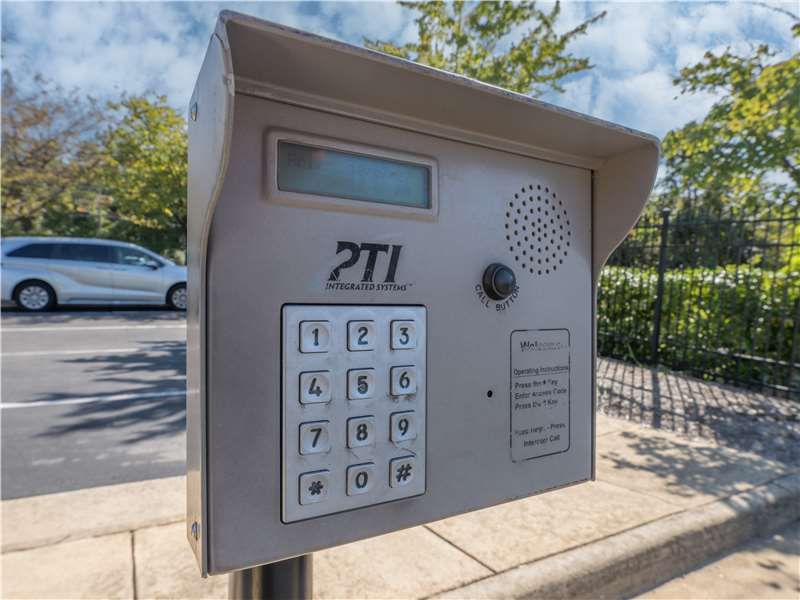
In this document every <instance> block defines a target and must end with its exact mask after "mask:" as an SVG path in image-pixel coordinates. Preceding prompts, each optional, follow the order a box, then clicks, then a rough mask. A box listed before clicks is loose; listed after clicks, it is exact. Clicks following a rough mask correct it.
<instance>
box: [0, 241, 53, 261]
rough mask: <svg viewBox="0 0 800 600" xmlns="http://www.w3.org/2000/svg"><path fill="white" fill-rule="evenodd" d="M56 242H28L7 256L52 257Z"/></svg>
mask: <svg viewBox="0 0 800 600" xmlns="http://www.w3.org/2000/svg"><path fill="white" fill-rule="evenodd" d="M54 248H55V244H27V245H25V246H21V247H20V248H17V249H16V250H12V251H11V252H9V253H8V255H7V256H14V257H19V258H52V256H53V249H54Z"/></svg>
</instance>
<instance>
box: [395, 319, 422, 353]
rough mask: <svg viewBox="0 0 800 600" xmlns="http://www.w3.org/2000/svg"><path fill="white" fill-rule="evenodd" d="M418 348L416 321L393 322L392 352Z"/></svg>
mask: <svg viewBox="0 0 800 600" xmlns="http://www.w3.org/2000/svg"><path fill="white" fill-rule="evenodd" d="M416 347H417V325H416V323H415V322H414V321H392V350H407V349H408V350H410V349H413V348H416Z"/></svg>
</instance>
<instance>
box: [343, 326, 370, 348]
mask: <svg viewBox="0 0 800 600" xmlns="http://www.w3.org/2000/svg"><path fill="white" fill-rule="evenodd" d="M347 349H348V350H350V351H351V352H359V351H362V350H374V349H375V323H374V322H373V321H350V322H349V323H348V324H347Z"/></svg>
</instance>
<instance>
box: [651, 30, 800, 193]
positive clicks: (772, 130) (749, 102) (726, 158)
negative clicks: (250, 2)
mask: <svg viewBox="0 0 800 600" xmlns="http://www.w3.org/2000/svg"><path fill="white" fill-rule="evenodd" d="M792 31H793V36H794V39H795V48H797V44H798V42H800V23H798V22H796V23H795V25H794V27H793V29H792ZM774 58H775V52H774V51H773V50H771V49H770V48H769V46H767V45H761V46H758V47H757V48H754V50H753V52H752V53H751V54H750V55H749V56H739V55H737V54H734V53H733V52H732V51H731V50H730V49H728V50H726V51H725V52H723V53H722V54H719V55H717V54H714V53H712V52H707V53H706V54H705V57H704V58H703V60H702V61H700V62H699V63H697V64H696V65H693V66H688V67H686V68H684V69H682V70H681V72H680V76H679V77H677V78H676V79H675V84H676V85H678V86H680V91H681V94H695V93H698V92H709V93H713V94H718V95H720V98H719V100H717V101H716V102H715V103H714V105H713V106H712V107H711V109H710V110H709V112H708V114H707V115H706V116H705V118H704V119H702V120H701V121H692V122H690V123H688V124H686V125H685V126H683V127H681V128H679V129H675V130H673V131H671V132H669V133H668V134H667V136H666V138H665V139H664V143H663V157H664V160H665V166H666V176H665V178H664V180H663V184H662V186H661V187H662V189H661V195H660V198H659V202H658V203H657V205H659V206H661V205H669V206H673V207H677V208H680V207H681V206H682V205H685V204H702V205H704V206H708V207H719V206H725V205H743V204H755V203H758V202H760V201H762V200H764V199H767V200H771V201H780V202H787V201H794V202H796V201H797V200H798V187H800V52H795V53H794V54H793V55H792V56H791V57H789V58H788V59H786V60H783V61H778V62H775V60H774Z"/></svg>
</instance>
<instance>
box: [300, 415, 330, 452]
mask: <svg viewBox="0 0 800 600" xmlns="http://www.w3.org/2000/svg"><path fill="white" fill-rule="evenodd" d="M330 451H331V437H330V434H329V432H328V421H313V422H311V423H300V454H322V453H324V452H330Z"/></svg>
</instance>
